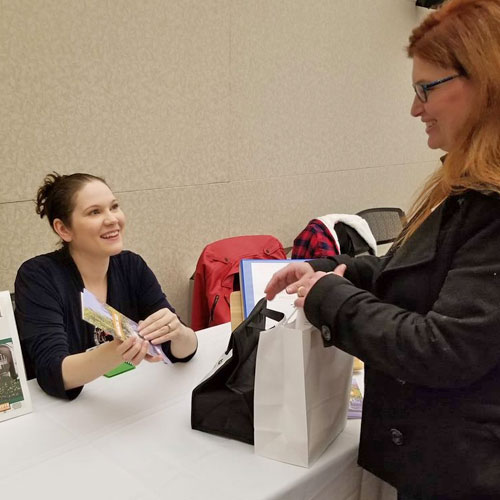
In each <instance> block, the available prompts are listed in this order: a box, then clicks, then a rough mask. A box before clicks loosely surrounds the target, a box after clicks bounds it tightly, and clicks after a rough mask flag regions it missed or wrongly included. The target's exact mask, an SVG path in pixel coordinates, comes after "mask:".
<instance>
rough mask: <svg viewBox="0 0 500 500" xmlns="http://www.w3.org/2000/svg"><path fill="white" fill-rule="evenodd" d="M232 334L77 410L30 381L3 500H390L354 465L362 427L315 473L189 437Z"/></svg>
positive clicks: (223, 329) (216, 331)
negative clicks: (193, 412)
mask: <svg viewBox="0 0 500 500" xmlns="http://www.w3.org/2000/svg"><path fill="white" fill-rule="evenodd" d="M229 333H230V327H229V325H228V324H226V325H221V326H219V327H215V328H211V329H208V330H205V331H203V332H199V349H198V353H197V354H196V356H195V357H194V358H193V359H192V360H191V361H190V362H189V363H186V364H180V363H179V364H177V365H174V366H166V365H163V364H160V363H156V364H149V363H143V364H141V365H140V366H139V367H137V369H135V370H132V371H130V372H127V373H124V374H122V375H119V376H117V377H114V378H111V379H107V378H104V377H101V378H100V379H98V380H96V381H94V382H92V383H91V384H88V385H87V386H86V387H85V388H84V390H83V392H82V394H81V395H80V396H79V397H78V398H77V399H76V400H74V401H71V402H67V401H61V400H58V399H55V398H52V397H49V396H47V395H45V394H44V393H43V392H42V391H41V390H40V389H39V387H38V385H37V384H36V382H35V381H30V382H29V387H30V391H31V396H32V399H33V413H31V414H28V415H25V416H22V417H18V418H14V419H12V420H8V421H5V422H3V423H1V424H0V494H1V497H2V499H7V498H9V499H22V500H24V499H28V498H29V499H42V500H44V499H54V500H58V499H66V498H70V499H71V500H79V499H82V500H90V499H98V500H99V499H103V500H113V499H120V500H125V499H130V500H139V499H140V500H153V499H154V500H158V499H160V498H161V499H165V498H169V499H172V500H173V499H176V500H177V499H180V500H199V499H217V500H226V499H227V500H260V499H282V500H305V499H307V500H310V499H311V500H312V499H314V500H323V499H324V500H327V499H328V500H393V499H394V498H395V492H394V490H393V489H392V488H390V487H389V486H388V485H386V484H384V483H382V482H381V481H379V480H378V479H377V478H375V477H374V476H372V475H371V474H368V473H366V472H363V471H362V469H361V468H360V467H358V466H357V465H356V455H357V445H358V439H359V427H360V421H359V420H351V421H348V423H347V426H346V429H345V431H344V432H343V433H342V434H341V435H340V436H339V437H338V438H337V439H336V440H335V441H334V442H333V444H332V445H331V446H330V447H329V448H328V449H327V450H326V452H325V453H324V454H323V455H322V456H321V457H320V459H319V460H318V461H317V462H316V463H315V464H313V466H312V467H311V468H309V469H305V468H302V467H296V466H293V465H288V464H284V463H280V462H277V461H273V460H269V459H266V458H263V457H259V456H256V455H255V454H254V450H253V447H252V446H249V445H247V444H244V443H240V442H237V441H233V440H230V439H225V438H221V437H218V436H213V435H210V434H206V433H202V432H199V431H194V430H192V429H191V426H190V407H191V391H192V389H193V388H194V387H195V386H196V385H197V384H198V383H199V382H200V381H201V379H202V378H203V377H204V376H205V375H206V374H207V373H208V372H209V371H210V370H211V368H212V367H213V365H214V363H215V362H216V360H217V359H218V358H219V356H220V355H221V354H222V352H223V351H224V349H225V348H226V345H227V342H228V338H229Z"/></svg>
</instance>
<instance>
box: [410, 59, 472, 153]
mask: <svg viewBox="0 0 500 500" xmlns="http://www.w3.org/2000/svg"><path fill="white" fill-rule="evenodd" d="M456 73H457V70H456V69H454V68H441V67H440V66H436V65H434V64H432V63H430V62H427V61H425V60H424V59H420V58H419V57H417V56H415V57H414V58H413V75H412V78H413V83H414V84H415V83H417V84H418V83H430V82H434V81H436V80H439V79H441V78H446V77H449V76H451V75H454V74H456ZM427 93H428V95H427V102H421V101H420V100H419V99H418V97H417V96H415V98H414V100H413V105H412V107H411V114H412V116H415V117H420V119H421V120H422V121H423V122H424V123H425V131H426V132H427V134H428V136H429V137H428V140H427V144H428V145H429V147H430V148H431V149H442V150H443V151H451V150H453V148H455V147H456V146H457V140H458V138H459V135H460V132H461V131H462V129H463V128H464V126H465V125H466V123H467V120H468V119H469V117H470V115H471V112H472V109H473V106H474V88H473V85H472V83H471V82H470V80H469V79H468V78H466V77H465V76H460V77H458V78H454V79H452V80H449V81H447V82H444V83H442V84H440V85H437V86H435V87H433V88H431V89H429V90H428V91H427Z"/></svg>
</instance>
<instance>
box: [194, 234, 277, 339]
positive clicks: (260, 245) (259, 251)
mask: <svg viewBox="0 0 500 500" xmlns="http://www.w3.org/2000/svg"><path fill="white" fill-rule="evenodd" d="M241 259H286V254H285V251H284V249H283V245H282V244H281V242H280V241H279V240H278V239H277V238H275V237H274V236H270V235H251V236H236V237H233V238H225V239H223V240H218V241H215V242H213V243H210V244H209V245H207V246H206V247H205V248H204V249H203V252H202V253H201V255H200V258H199V259H198V263H197V264H196V271H195V275H194V287H193V300H192V307H191V328H192V329H193V330H195V331H197V330H202V329H204V328H208V327H210V326H215V325H220V324H222V323H227V322H228V321H230V320H231V311H230V308H229V300H230V295H231V293H232V292H233V291H234V290H239V268H240V261H241Z"/></svg>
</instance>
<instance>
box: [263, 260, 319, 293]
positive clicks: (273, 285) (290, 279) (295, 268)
mask: <svg viewBox="0 0 500 500" xmlns="http://www.w3.org/2000/svg"><path fill="white" fill-rule="evenodd" d="M313 274H314V269H313V268H312V266H311V265H310V264H308V263H307V262H292V263H291V264H288V266H286V267H284V268H283V269H280V270H279V271H278V272H276V273H274V274H273V277H272V278H271V281H269V283H268V284H267V286H266V288H265V290H264V293H265V294H266V299H267V300H273V299H274V297H276V295H277V294H278V293H279V292H281V290H284V289H285V288H286V291H287V293H295V292H296V291H297V289H296V288H294V284H295V283H298V281H299V280H302V279H307V277H308V276H312V275H313Z"/></svg>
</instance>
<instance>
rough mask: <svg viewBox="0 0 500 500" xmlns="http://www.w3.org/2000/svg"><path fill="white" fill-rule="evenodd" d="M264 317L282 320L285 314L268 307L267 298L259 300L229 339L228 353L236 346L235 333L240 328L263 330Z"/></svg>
mask: <svg viewBox="0 0 500 500" xmlns="http://www.w3.org/2000/svg"><path fill="white" fill-rule="evenodd" d="M262 317H265V318H270V319H273V320H274V321H281V320H282V319H283V318H284V317H285V314H284V313H282V312H280V311H275V310H273V309H268V308H267V300H266V298H265V297H264V298H262V299H260V300H259V302H257V304H256V305H255V307H254V308H253V309H252V311H251V312H250V314H249V316H248V317H247V319H246V320H245V321H243V323H240V324H239V325H238V326H237V327H236V329H235V330H234V332H233V333H232V334H231V338H230V339H229V344H228V346H227V349H226V354H228V353H229V351H231V349H233V347H234V333H236V332H237V331H238V330H240V329H248V328H251V329H252V330H258V331H259V332H261V331H262V330H263V329H264V328H263V323H262Z"/></svg>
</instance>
